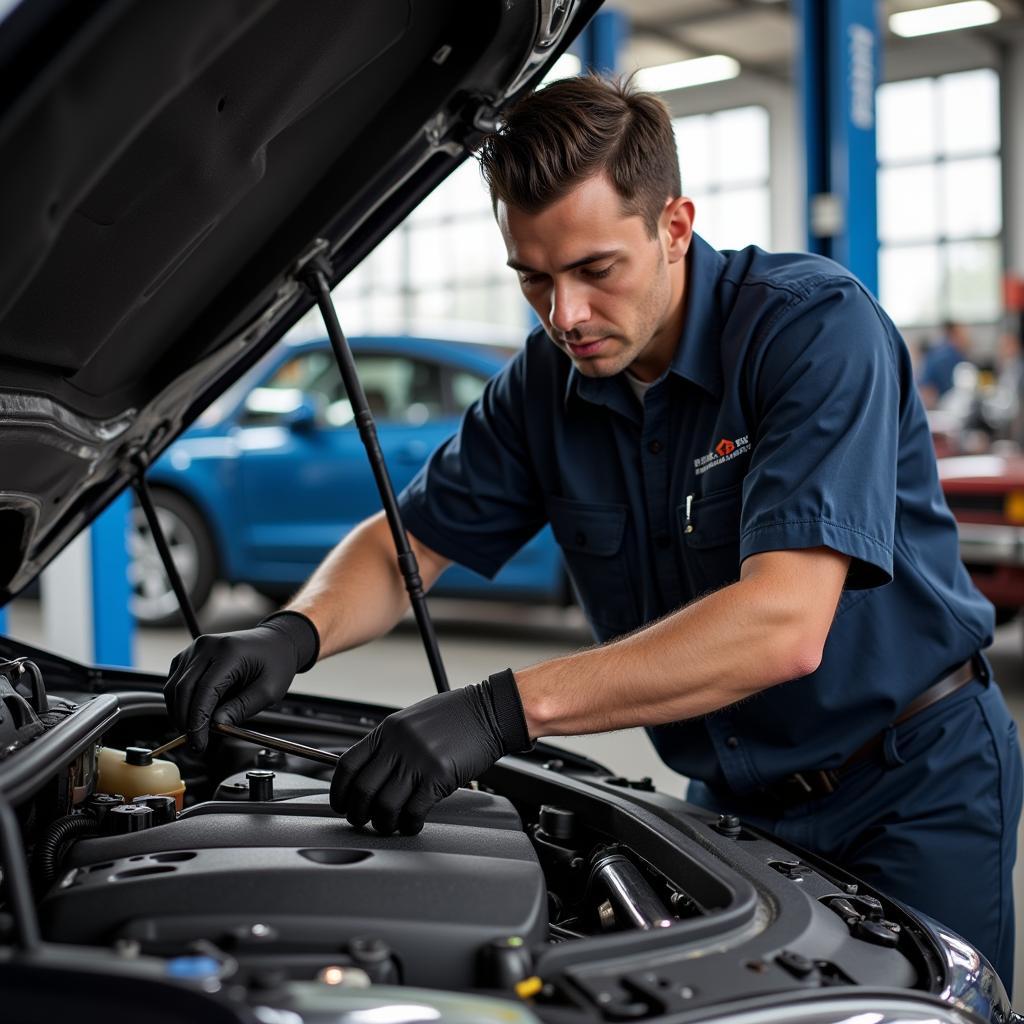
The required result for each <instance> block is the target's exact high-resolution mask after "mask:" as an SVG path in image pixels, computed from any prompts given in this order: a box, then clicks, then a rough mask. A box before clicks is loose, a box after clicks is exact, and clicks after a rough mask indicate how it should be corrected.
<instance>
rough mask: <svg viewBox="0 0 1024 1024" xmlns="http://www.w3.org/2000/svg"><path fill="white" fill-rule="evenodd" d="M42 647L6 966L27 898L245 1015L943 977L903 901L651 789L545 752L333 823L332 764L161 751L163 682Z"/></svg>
mask: <svg viewBox="0 0 1024 1024" xmlns="http://www.w3.org/2000/svg"><path fill="white" fill-rule="evenodd" d="M34 654H35V655H36V656H35V657H34V658H32V659H26V658H21V659H14V660H11V661H8V662H0V708H2V711H3V717H2V718H0V798H2V800H3V801H4V802H5V803H9V804H10V805H11V806H12V807H13V809H14V811H15V813H16V816H17V821H18V828H19V830H20V833H21V837H22V839H21V842H20V843H19V847H20V852H21V854H22V856H23V857H24V864H23V866H18V865H14V864H12V863H9V861H10V859H11V857H12V856H13V855H12V854H11V851H10V845H9V844H7V846H6V847H5V850H6V852H5V855H4V856H5V862H4V864H3V868H4V882H5V884H4V888H3V891H2V893H0V901H2V905H0V940H2V941H0V972H2V971H3V964H4V963H5V962H6V961H5V959H4V956H5V955H6V954H12V955H13V953H15V952H16V950H17V947H18V945H19V939H18V936H19V928H20V929H21V934H22V939H23V940H24V937H25V935H26V934H28V932H26V930H25V922H24V921H20V922H19V920H18V919H19V916H20V917H22V918H24V917H25V915H26V913H27V911H26V909H25V904H26V903H28V902H30V903H31V913H32V915H34V917H35V927H37V928H38V933H39V942H40V943H41V944H42V945H44V946H46V947H47V948H48V949H51V950H53V949H56V950H63V949H66V950H69V951H70V950H78V951H80V950H82V949H89V950H93V951H96V952H97V953H98V955H100V956H101V957H102V958H104V962H106V963H107V964H108V967H109V966H110V965H113V967H114V969H115V970H121V969H126V970H129V971H130V970H133V969H137V968H138V965H146V970H148V971H150V972H151V973H152V972H155V973H156V975H157V976H159V977H160V978H161V979H162V980H163V981H165V982H166V981H167V980H168V979H169V980H171V981H172V982H173V983H175V984H182V985H186V986H192V987H199V988H200V989H202V990H203V991H205V992H216V993H219V996H218V997H219V998H225V997H228V996H230V998H233V999H235V1000H241V1001H243V1002H245V1003H247V1004H248V1003H251V1002H252V1001H253V1000H257V1001H267V1000H271V1001H273V1000H275V999H276V1000H279V1001H281V1002H279V1003H277V1004H275V1005H290V1004H289V1003H288V999H289V998H293V997H294V993H293V994H292V996H288V995H287V993H288V992H289V991H290V988H289V987H290V986H291V987H292V988H294V986H295V985H308V984H315V985H319V986H321V987H323V988H324V989H325V990H326V989H327V988H330V989H332V990H336V991H339V992H340V991H342V990H344V991H348V992H362V993H363V994H366V993H369V992H376V991H383V990H384V989H385V988H388V987H393V986H399V987H403V988H408V989H410V990H416V991H422V990H441V991H444V992H448V993H451V992H457V993H475V994H489V995H492V996H498V997H500V998H503V999H507V1000H512V1001H514V1002H516V1003H517V1004H520V1005H522V1006H524V1007H527V1006H528V1007H529V1008H530V1010H531V1011H532V1012H533V1013H534V1014H536V1015H537V1016H539V1017H540V1018H541V1019H544V1018H545V1017H546V1016H549V1015H553V1016H552V1019H559V1020H563V1019H572V1018H573V1016H574V1015H577V1014H578V1015H581V1019H582V1018H587V1019H593V1018H594V1017H597V1018H598V1019H605V1020H625V1019H651V1018H655V1017H658V1016H662V1015H665V1014H668V1013H678V1012H683V1011H686V1010H696V1009H697V1008H698V1007H700V1006H711V1005H718V1004H720V1003H721V1002H722V1001H723V999H725V998H730V999H737V998H744V997H749V996H751V995H755V994H764V993H773V992H775V993H779V992H790V993H792V992H793V991H807V990H813V989H820V988H833V987H837V986H862V985H871V986H879V985H880V986H884V987H885V988H888V989H904V990H914V991H917V992H929V991H932V992H934V991H938V989H939V987H940V986H941V985H942V984H943V983H944V977H945V976H944V974H943V964H942V956H941V953H940V951H939V950H938V949H937V948H936V946H935V943H934V941H933V940H931V939H930V938H929V936H928V934H927V931H926V929H923V928H922V927H921V926H920V925H918V924H917V923H916V922H915V920H914V919H913V918H912V917H910V916H909V915H907V914H906V913H904V912H903V911H902V910H901V909H900V908H899V907H897V906H896V905H895V904H891V903H889V902H888V901H886V900H884V898H883V897H880V896H879V895H878V894H875V893H873V892H872V891H871V890H868V889H866V888H865V887H863V886H862V885H858V883H857V882H855V881H853V880H851V879H849V878H848V877H846V876H844V875H843V874H842V873H841V872H839V871H837V870H834V869H831V868H830V867H829V866H826V865H822V864H818V863H815V862H814V861H813V860H812V859H811V858H809V857H807V856H806V855H802V854H794V853H793V852H791V851H788V850H786V849H784V848H782V847H780V846H778V845H777V844H776V843H775V842H774V841H772V840H771V838H770V837H767V836H762V835H759V834H757V833H755V832H753V831H752V830H750V829H748V828H747V827H746V826H744V825H743V824H742V823H741V822H739V821H737V820H736V819H735V818H733V817H732V816H729V815H724V816H721V817H719V816H717V815H712V814H710V813H709V812H706V811H703V810H701V809H698V808H695V807H693V806H691V805H687V804H685V803H683V802H682V801H680V800H677V799H675V798H672V797H668V796H666V795H664V794H660V793H657V792H656V791H654V788H653V787H652V786H651V785H650V783H649V780H638V781H637V780H628V779H625V778H622V777H619V776H615V775H613V774H612V773H611V772H609V771H608V770H607V769H605V768H604V767H602V766H600V765H597V764H594V763H593V762H590V761H588V760H586V759H584V758H581V757H578V756H576V755H573V754H569V753H567V752H565V751H560V750H557V749H556V748H552V747H547V746H545V745H544V744H537V746H536V748H535V749H534V750H533V751H532V752H530V753H529V754H527V755H521V756H518V757H515V758H506V759H504V760H503V761H502V762H499V764H498V765H497V766H496V767H495V768H493V769H492V770H490V771H489V772H487V773H486V774H485V775H484V776H483V777H482V778H481V779H480V780H478V781H477V782H475V783H473V784H472V786H471V787H470V788H466V789H461V790H458V791H457V792H455V793H454V794H452V796H450V797H448V798H447V799H445V800H443V801H441V802H440V803H439V804H438V805H437V806H436V807H435V809H434V811H433V812H432V813H431V815H430V816H429V817H428V819H427V823H426V826H425V827H424V829H423V831H422V832H421V833H420V834H418V835H416V836H381V835H378V834H376V833H375V832H374V831H373V830H372V829H370V828H355V827H353V826H351V825H350V824H349V823H348V822H347V821H345V820H344V819H343V818H341V817H339V816H338V815H336V814H335V813H334V812H333V811H332V809H331V807H330V804H329V799H328V798H329V788H330V779H331V774H332V768H331V767H330V766H329V765H326V764H316V763H312V762H310V761H309V760H306V759H304V758H302V757H298V756H295V755H292V754H287V753H283V752H282V751H281V750H278V749H269V748H267V747H260V746H257V745H255V744H254V743H252V742H248V741H246V740H243V739H240V738H237V737H234V736H217V737H216V738H215V739H213V740H212V742H211V745H210V747H209V749H208V750H207V751H206V753H205V754H204V755H202V756H198V755H196V754H194V753H192V752H191V751H190V750H189V749H188V748H187V747H185V746H179V747H177V748H176V749H173V750H169V751H167V752H165V753H162V754H161V753H159V751H158V756H157V757H153V756H152V752H153V751H154V749H156V748H159V747H160V746H161V745H162V744H166V743H167V741H168V740H169V739H171V738H172V737H173V732H172V730H171V726H170V723H169V722H168V720H167V717H166V714H165V713H164V710H163V702H162V698H161V696H160V690H159V684H160V682H161V680H159V679H158V678H156V677H152V676H145V675H143V674H141V673H111V674H110V675H111V677H110V678H106V679H100V678H98V675H97V673H98V671H99V670H88V671H85V670H77V667H75V666H73V665H72V664H71V663H67V662H63V661H62V659H58V658H55V657H54V656H52V655H46V654H43V652H34ZM50 679H52V680H53V684H54V688H55V689H58V690H59V696H58V695H56V694H50V693H47V686H46V683H47V682H48V681H49V680H50ZM98 691H104V692H98ZM386 713H387V709H381V708H374V707H371V706H368V705H352V704H345V703H343V702H340V701H332V700H327V699H324V698H316V697H302V696H295V697H289V698H288V700H287V701H286V702H285V703H284V704H282V705H280V706H279V707H278V708H275V709H272V710H270V711H267V712H264V713H263V714H262V715H260V716H259V717H258V719H257V722H258V727H259V728H261V729H263V730H264V731H265V732H271V733H273V734H274V735H275V736H280V737H287V739H288V740H289V741H291V742H292V743H299V744H310V745H313V746H316V747H318V748H322V749H325V750H327V751H330V752H332V753H335V754H336V753H338V752H340V751H342V750H344V749H346V748H347V747H348V746H349V745H350V744H351V743H352V742H354V741H355V740H356V739H358V738H359V737H360V736H362V735H363V734H365V732H366V731H367V730H368V729H369V728H372V726H373V725H375V724H376V722H377V721H379V720H380V718H381V717H382V716H383V715H384V714H386ZM147 758H148V760H147ZM111 780H115V781H116V783H117V784H118V785H120V786H121V788H122V789H126V790H128V793H127V794H126V793H125V792H119V791H118V790H117V788H115V785H114V784H113V783H112V782H111ZM19 874H20V875H23V877H24V879H25V884H24V886H19V881H18V879H19ZM26 887H27V888H28V890H29V892H28V893H26V892H24V888H26ZM19 892H20V899H19ZM19 908H20V909H19ZM5 944H7V945H5ZM24 944H25V942H24V941H23V942H22V945H24ZM389 990H390V989H389ZM566 1014H568V1015H569V1016H568V1017H566ZM481 1019H483V1018H481Z"/></svg>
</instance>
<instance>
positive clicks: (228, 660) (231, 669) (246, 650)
mask: <svg viewBox="0 0 1024 1024" xmlns="http://www.w3.org/2000/svg"><path fill="white" fill-rule="evenodd" d="M319 654H320V636H319V634H318V633H317V631H316V626H314V625H313V623H312V622H310V621H309V619H307V618H306V616H305V615H302V614H301V613H300V612H274V614H273V615H268V616H267V618H265V619H264V620H263V621H262V622H261V623H260V624H259V625H258V626H254V627H253V628H252V629H240V630H237V631H236V632H234V633H210V634H207V635H204V636H200V637H197V638H196V639H195V640H194V641H193V642H192V645H191V646H190V647H186V648H185V650H183V651H182V652H181V653H180V654H178V655H177V656H176V657H175V659H174V661H172V662H171V669H170V673H169V674H168V676H167V683H166V684H165V686H164V700H165V701H166V703H167V713H168V714H169V715H170V717H171V721H173V722H175V723H176V724H177V726H178V728H179V729H181V731H182V732H185V733H188V741H189V745H190V746H191V747H192V748H193V749H194V750H197V751H202V750H205V749H206V741H207V739H208V738H209V734H210V719H211V718H213V719H214V720H215V721H218V722H226V723H228V724H229V725H238V724H239V722H244V721H245V720H246V719H247V718H251V717H252V716H253V715H255V714H256V712H257V711H262V710H263V709H264V708H265V707H268V706H269V705H271V704H276V703H277V702H278V701H279V700H281V698H282V697H284V695H285V694H286V693H287V692H288V687H289V686H290V685H291V681H292V679H294V678H295V674H296V673H297V672H305V671H306V670H307V669H310V668H312V667H313V666H314V665H315V664H316V659H317V657H318V655H319Z"/></svg>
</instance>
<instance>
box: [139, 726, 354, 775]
mask: <svg viewBox="0 0 1024 1024" xmlns="http://www.w3.org/2000/svg"><path fill="white" fill-rule="evenodd" d="M210 728H212V729H214V730H215V731H216V732H219V733H223V734H224V735H225V736H234V737H235V739H239V740H247V741H248V742H249V743H255V744H256V745H257V746H258V747H269V748H270V749H271V750H280V751H281V753H282V754H294V755H295V756H296V757H304V758H306V759H307V760H309V761H317V762H319V763H320V764H329V765H330V766H331V767H332V768H333V767H334V766H335V765H337V763H338V755H337V754H332V753H331V752H330V751H329V750H321V749H320V748H319V747H307V746H306V744H305V743H294V742H293V741H292V740H282V739H279V738H278V737H277V736H268V735H267V734H266V733H262V732H253V731H252V730H251V729H241V728H239V727H238V726H237V725H227V724H226V723H224V722H214V723H213V724H212V725H211V726H210ZM187 739H188V737H187V736H185V735H181V736H175V738H174V739H173V740H171V741H170V742H168V743H164V744H163V745H162V746H159V747H157V748H156V749H155V750H151V751H150V752H149V753H150V756H151V757H159V756H160V755H161V754H164V753H166V752H167V751H168V750H174V749H175V747H180V746H181V745H182V744H183V743H184V742H186V740H187Z"/></svg>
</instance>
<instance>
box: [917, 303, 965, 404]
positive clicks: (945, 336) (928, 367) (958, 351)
mask: <svg viewBox="0 0 1024 1024" xmlns="http://www.w3.org/2000/svg"><path fill="white" fill-rule="evenodd" d="M970 361H971V336H970V335H969V334H968V333H967V328H966V327H964V325H963V324H958V323H954V322H953V321H952V320H946V321H945V322H944V323H943V324H942V336H941V337H940V338H939V340H938V341H936V342H935V344H934V345H932V346H931V348H929V349H928V351H927V352H926V353H925V355H924V362H923V363H922V365H921V372H920V374H919V375H918V380H917V386H918V389H919V391H920V393H921V401H922V402H924V407H925V408H926V409H934V408H935V407H936V406H937V405H938V404H939V399H940V398H942V396H943V395H944V394H946V392H947V391H951V390H952V389H953V371H954V370H955V369H956V368H957V367H958V366H959V365H960V364H961V363H969V362H970Z"/></svg>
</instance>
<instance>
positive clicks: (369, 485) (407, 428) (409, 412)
mask: <svg viewBox="0 0 1024 1024" xmlns="http://www.w3.org/2000/svg"><path fill="white" fill-rule="evenodd" d="M355 357H356V363H357V366H358V369H359V375H360V380H361V381H362V385H363V390H364V391H365V393H366V397H367V400H368V403H369V405H370V409H371V411H372V412H373V414H374V418H375V421H376V423H377V433H378V438H379V440H380V444H381V449H382V451H383V452H384V457H385V460H386V461H387V465H388V470H389V472H390V475H391V480H392V483H393V485H394V488H395V491H396V492H398V491H400V490H401V489H402V488H403V487H404V486H405V484H406V483H407V482H408V481H409V480H410V479H411V478H412V476H413V474H414V473H415V472H416V470H417V469H418V468H419V467H420V465H422V463H423V462H424V460H425V459H426V457H427V455H429V454H430V452H431V451H432V450H433V449H434V447H435V446H436V445H437V444H439V443H440V441H441V440H442V439H443V438H444V437H446V436H447V435H448V434H449V433H451V432H452V431H453V430H454V429H455V427H456V425H457V421H456V419H455V417H454V416H453V415H452V414H451V413H450V412H448V411H447V410H446V408H445V403H444V402H443V397H442V384H441V381H442V371H441V366H440V364H439V363H438V362H437V361H436V360H433V359H431V358H429V357H428V356H427V355H420V354H412V353H406V352H401V351H386V350H362V351H359V350H357V351H356V352H355ZM237 438H238V444H239V449H240V451H241V457H240V462H241V469H240V475H241V485H242V489H243V494H244V497H245V501H244V513H243V519H244V522H243V523H242V524H241V528H242V529H243V530H244V532H245V543H244V550H245V551H246V560H247V563H248V564H247V567H246V571H245V573H244V575H245V576H246V578H248V579H250V580H251V581H253V582H267V583H296V582H299V581H301V580H303V579H305V577H306V576H307V575H308V574H309V572H310V571H311V570H312V569H313V568H314V567H315V566H316V564H317V563H319V561H320V560H321V559H322V558H323V556H324V555H325V554H326V553H327V551H328V550H329V549H330V548H331V547H332V546H333V545H334V544H335V543H337V541H338V540H339V539H340V538H341V537H342V536H344V535H345V534H346V533H347V532H348V531H349V530H351V529H352V527H353V526H355V525H356V524H357V523H359V522H360V521H361V520H363V519H364V518H366V517H367V516H369V515H372V514H373V513H374V512H377V511H378V510H379V509H380V508H381V501H380V496H379V494H378V491H377V488H376V484H375V482H374V478H373V473H372V470H371V468H370V465H369V462H368V460H367V457H366V451H365V449H364V447H363V444H362V441H361V440H360V437H359V432H358V430H357V428H356V426H355V423H354V421H353V411H352V406H351V403H350V402H349V400H348V397H347V395H346V394H345V389H344V387H343V385H342V383H341V378H340V375H339V373H338V370H337V367H336V365H335V363H334V359H333V355H332V353H331V351H330V349H329V347H327V346H326V345H324V346H322V347H313V348H309V349H306V350H303V351H301V352H299V353H297V354H296V355H295V356H293V357H292V358H291V359H289V360H286V361H285V362H284V363H282V364H281V365H280V366H279V368H278V369H277V370H276V371H275V372H274V373H273V374H272V375H271V377H270V378H269V379H268V380H267V381H266V382H264V384H263V386H262V387H260V388H257V389H255V390H254V391H253V392H252V393H251V394H250V396H249V397H248V399H247V400H246V403H245V412H244V413H243V415H242V418H241V419H240V421H239V426H238V431H237Z"/></svg>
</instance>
